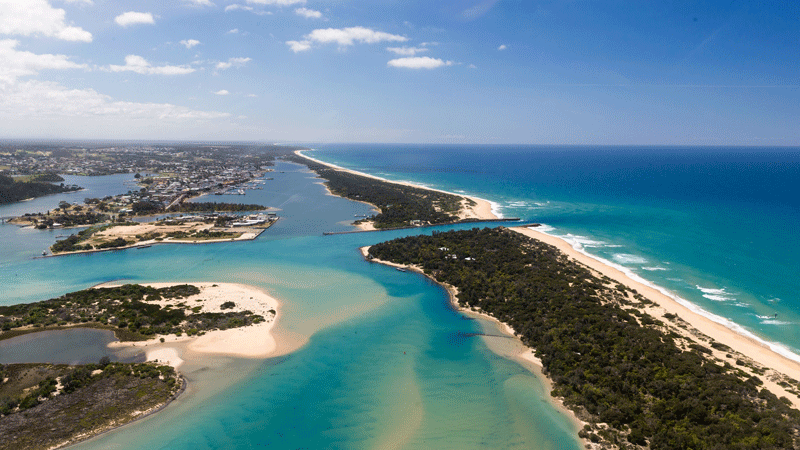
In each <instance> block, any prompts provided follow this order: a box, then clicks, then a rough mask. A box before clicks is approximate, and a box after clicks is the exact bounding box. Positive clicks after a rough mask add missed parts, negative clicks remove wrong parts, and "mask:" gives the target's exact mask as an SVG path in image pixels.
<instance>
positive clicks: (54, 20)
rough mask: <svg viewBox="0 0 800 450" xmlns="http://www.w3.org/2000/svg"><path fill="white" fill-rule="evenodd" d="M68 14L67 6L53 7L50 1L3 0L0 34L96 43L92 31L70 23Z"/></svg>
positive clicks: (0, 5)
mask: <svg viewBox="0 0 800 450" xmlns="http://www.w3.org/2000/svg"><path fill="white" fill-rule="evenodd" d="M64 16H65V12H64V10H63V9H56V8H53V7H52V6H50V4H49V3H48V2H47V0H0V34H9V35H20V36H32V35H41V36H47V37H54V38H57V39H62V40H65V41H81V42H92V33H89V32H88V31H86V30H84V29H83V28H80V27H75V26H71V25H67V23H66V22H65V21H64Z"/></svg>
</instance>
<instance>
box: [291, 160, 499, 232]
mask: <svg viewBox="0 0 800 450" xmlns="http://www.w3.org/2000/svg"><path fill="white" fill-rule="evenodd" d="M294 153H295V154H296V155H297V156H301V157H303V158H305V159H308V160H311V161H314V162H315V163H318V164H322V165H323V166H327V167H330V168H331V169H335V170H340V171H342V172H347V173H351V174H353V175H358V176H362V177H366V178H372V179H373V180H379V181H383V182H386V183H393V184H399V185H402V186H408V187H413V188H418V189H426V190H429V191H436V192H441V193H444V194H449V195H455V196H458V197H464V198H467V199H470V200H472V201H473V202H474V203H475V204H474V205H470V204H468V203H467V202H462V204H461V211H459V213H458V218H459V219H461V220H464V219H479V220H494V219H499V218H500V217H498V216H497V215H496V214H495V213H494V212H493V205H492V203H491V202H490V201H488V200H484V199H482V198H479V197H472V196H467V195H461V194H455V193H453V192H448V191H443V190H441V189H434V188H430V187H427V186H421V185H419V184H413V183H408V182H404V181H393V180H387V179H386V178H381V177H376V176H375V175H370V174H368V173H364V172H359V171H356V170H351V169H346V168H344V167H341V166H337V165H335V164H331V163H327V162H325V161H320V160H319V159H316V158H312V157H310V156H308V155H305V154H303V151H302V150H295V152H294ZM328 192H330V191H328ZM373 206H374V205H373ZM359 228H361V229H363V230H373V229H374V228H373V227H372V226H371V224H370V223H363V224H362V226H360V227H359Z"/></svg>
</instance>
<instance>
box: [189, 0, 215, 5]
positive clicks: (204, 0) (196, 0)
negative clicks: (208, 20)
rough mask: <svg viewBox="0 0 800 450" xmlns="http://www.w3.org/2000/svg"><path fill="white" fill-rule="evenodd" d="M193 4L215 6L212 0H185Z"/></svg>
mask: <svg viewBox="0 0 800 450" xmlns="http://www.w3.org/2000/svg"><path fill="white" fill-rule="evenodd" d="M183 1H184V2H186V3H188V4H190V5H192V6H214V4H213V3H211V0H183Z"/></svg>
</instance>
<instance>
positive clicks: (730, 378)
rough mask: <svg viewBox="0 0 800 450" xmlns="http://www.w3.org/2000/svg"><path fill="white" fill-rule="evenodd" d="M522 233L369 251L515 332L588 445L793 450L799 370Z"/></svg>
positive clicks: (419, 241)
mask: <svg viewBox="0 0 800 450" xmlns="http://www.w3.org/2000/svg"><path fill="white" fill-rule="evenodd" d="M515 231H519V232H513V231H511V230H509V229H504V228H498V229H477V228H476V229H472V230H465V231H450V232H444V233H436V234H434V235H433V236H412V237H407V238H400V239H395V240H392V241H389V242H384V243H381V244H377V245H374V246H372V247H369V248H368V249H367V250H366V252H365V254H366V255H367V258H368V259H371V260H373V261H376V262H384V263H385V262H390V263H393V264H399V265H401V266H402V267H408V268H411V269H413V270H417V271H419V272H422V273H424V274H426V275H427V276H429V277H431V278H432V279H434V280H436V281H438V282H439V283H442V284H443V285H445V286H447V287H448V288H449V289H448V290H449V291H450V292H451V295H452V300H453V302H454V304H455V305H456V306H457V307H459V308H463V309H465V310H468V311H471V312H476V313H481V314H486V315H488V316H490V317H492V318H494V319H497V320H499V321H501V322H503V323H505V324H507V325H508V326H509V327H510V330H511V332H512V333H513V334H514V335H516V336H518V337H519V338H520V339H521V340H522V342H523V343H524V344H525V345H527V346H529V347H530V348H532V349H533V351H532V353H530V354H528V355H525V356H527V358H528V359H530V360H533V361H536V362H537V363H539V364H540V365H541V368H542V369H541V370H542V373H543V374H545V375H546V376H548V377H549V378H550V380H551V381H552V383H553V391H552V395H553V396H554V397H557V398H558V399H560V401H561V402H563V404H564V405H565V406H566V407H567V408H569V409H570V410H572V411H573V412H574V414H575V415H576V417H577V418H579V419H580V420H581V421H583V423H584V424H585V426H584V427H583V429H581V430H580V433H579V434H580V436H581V437H582V438H584V440H585V441H586V443H587V445H589V446H596V447H597V448H622V447H625V448H630V447H628V446H631V445H633V446H635V447H634V448H640V447H646V448H651V449H665V450H666V449H675V448H716V447H719V446H722V447H721V448H740V447H741V448H794V447H796V446H797V444H798V442H797V440H798V438H797V436H798V431H800V411H798V409H797V406H798V397H800V382H798V381H797V378H792V376H794V377H797V374H798V373H800V371H798V370H797V365H796V364H793V363H792V362H790V361H788V360H784V361H783V363H782V364H777V363H776V362H777V361H778V360H779V359H780V357H779V356H777V355H775V354H771V355H767V353H768V350H767V349H764V348H762V349H760V351H761V353H764V354H765V355H766V356H759V355H758V354H757V353H758V352H755V353H753V352H752V351H751V349H752V347H751V349H748V350H745V351H744V352H741V353H740V352H739V351H737V350H739V346H738V343H739V342H740V341H741V337H740V336H738V335H736V334H735V333H734V332H733V331H730V330H728V331H727V333H723V332H720V330H717V332H715V333H710V336H709V335H706V334H704V333H703V332H702V331H701V330H702V329H704V328H705V327H704V326H703V324H702V323H700V322H698V321H696V317H693V316H691V315H688V314H684V313H685V311H680V313H681V316H679V315H678V314H677V311H678V310H677V309H675V308H674V305H667V304H666V302H665V301H664V299H663V298H659V297H658V296H656V295H653V292H651V291H650V290H643V292H644V294H645V295H643V294H642V293H641V292H639V291H637V290H636V289H633V288H632V287H631V284H632V283H631V281H632V280H630V279H626V278H625V277H620V276H619V275H620V274H619V273H614V272H613V271H610V270H608V268H605V267H601V266H598V263H597V262H596V261H595V262H594V263H592V264H591V265H589V264H586V263H585V262H584V260H583V259H581V261H580V262H579V261H578V260H577V259H576V258H575V255H574V252H571V253H570V255H569V256H568V255H567V254H566V253H565V252H564V251H562V250H564V249H563V247H562V249H561V250H559V249H558V248H556V247H554V246H552V245H550V244H547V243H545V242H543V241H542V240H539V239H538V238H539V236H538V235H536V238H532V236H531V235H532V233H529V232H528V231H526V230H525V229H519V230H515ZM636 288H637V289H638V288H640V286H638V285H637V286H636ZM688 320H691V321H692V322H688ZM711 336H713V338H712V337H711ZM776 358H777V359H776ZM763 363H770V365H764V364H763ZM781 370H783V371H784V372H780V371H781Z"/></svg>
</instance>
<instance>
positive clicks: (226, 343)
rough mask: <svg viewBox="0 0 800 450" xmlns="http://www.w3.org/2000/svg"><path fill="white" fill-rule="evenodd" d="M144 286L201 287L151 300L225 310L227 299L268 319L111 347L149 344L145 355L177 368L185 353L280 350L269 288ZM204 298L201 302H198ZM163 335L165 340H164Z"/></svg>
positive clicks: (258, 354)
mask: <svg viewBox="0 0 800 450" xmlns="http://www.w3.org/2000/svg"><path fill="white" fill-rule="evenodd" d="M140 284H141V285H143V286H151V287H154V288H163V287H168V286H174V285H177V284H190V285H193V286H197V287H198V288H200V293H199V294H197V295H193V296H190V297H187V298H184V299H180V300H175V299H171V300H160V301H156V302H152V303H154V304H159V305H161V306H164V305H166V304H173V303H180V302H185V303H186V304H187V305H188V307H195V306H201V307H202V309H201V310H200V312H223V310H222V309H221V305H222V304H223V303H225V302H227V301H232V302H234V303H235V304H236V306H235V307H234V308H233V309H227V310H225V311H227V312H233V311H245V310H247V311H251V312H252V313H253V314H257V315H260V316H263V317H264V319H265V321H264V322H261V323H259V324H255V325H250V326H246V327H240V328H231V329H227V330H213V331H207V332H206V333H205V334H204V335H202V336H191V337H190V336H186V335H183V336H175V335H168V336H156V337H154V338H153V339H149V340H147V341H138V342H113V343H111V344H109V346H110V347H115V348H119V347H147V350H146V351H145V354H146V355H147V360H148V361H155V360H159V361H161V362H167V363H168V364H170V365H172V366H174V367H178V366H180V365H181V364H182V363H183V360H182V359H181V357H182V356H183V353H185V352H187V351H188V352H192V353H197V354H214V355H224V356H233V357H239V358H266V357H268V356H270V355H272V354H273V353H274V352H275V350H276V349H277V342H276V340H275V338H274V337H273V335H272V328H273V327H274V326H275V322H276V319H277V313H278V311H279V309H280V302H278V300H276V299H275V298H274V297H272V296H270V295H269V294H267V292H266V291H264V290H262V289H260V288H257V287H254V286H249V285H245V284H236V283H211V282H202V283H191V282H189V283H140ZM113 286H119V283H106V284H101V285H99V286H96V287H113ZM197 300H202V301H197ZM161 338H163V339H164V342H161Z"/></svg>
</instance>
